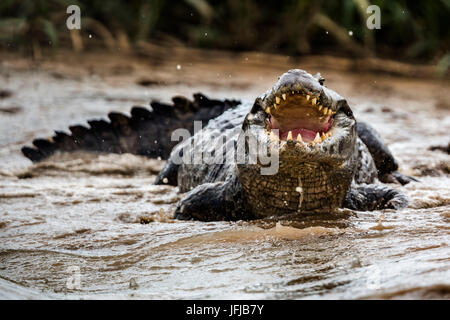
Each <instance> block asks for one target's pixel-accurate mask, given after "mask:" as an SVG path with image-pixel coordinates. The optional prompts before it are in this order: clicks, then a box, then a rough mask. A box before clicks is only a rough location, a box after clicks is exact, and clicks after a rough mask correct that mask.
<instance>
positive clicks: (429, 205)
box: [0, 58, 450, 299]
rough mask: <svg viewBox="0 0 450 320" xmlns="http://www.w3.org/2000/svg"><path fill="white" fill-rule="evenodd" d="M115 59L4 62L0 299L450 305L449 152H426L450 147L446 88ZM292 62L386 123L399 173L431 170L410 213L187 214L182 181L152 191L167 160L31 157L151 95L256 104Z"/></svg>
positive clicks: (366, 116) (422, 175) (414, 191)
mask: <svg viewBox="0 0 450 320" xmlns="http://www.w3.org/2000/svg"><path fill="white" fill-rule="evenodd" d="M100 60H102V59H100ZM104 60H105V61H102V62H95V63H94V62H92V61H90V60H88V61H85V60H77V63H79V65H71V64H70V63H64V61H56V62H55V61H47V62H45V63H43V64H42V65H40V66H39V67H36V66H32V65H30V64H29V62H27V60H24V59H19V58H14V59H12V58H9V59H4V60H2V63H1V68H0V89H3V90H7V91H8V92H9V93H10V94H8V95H6V96H5V97H2V98H1V99H0V297H1V298H19V299H21V298H31V299H46V298H51V299H53V298H56V299H66V298H70V299H79V298H93V299H97V298H118V299H128V298H136V299H172V298H176V299H183V298H194V299H222V298H230V299H302V298H320V299H354V298H419V299H420V298H426V299H427V298H444V299H449V298H450V176H449V172H450V165H449V163H450V156H449V155H448V154H446V153H444V152H441V151H430V150H428V147H430V146H432V145H447V144H448V142H449V140H450V139H449V138H450V136H449V132H450V107H449V104H448V101H450V100H449V98H450V96H449V90H448V89H449V84H448V82H447V81H444V80H424V79H411V78H409V79H407V78H397V77H393V76H386V75H384V76H383V75H374V74H356V73H348V72H340V71H337V70H333V69H329V70H328V69H325V70H323V69H320V68H319V67H317V64H316V65H301V64H296V65H292V64H289V63H287V62H286V64H285V65H280V63H278V64H277V65H276V66H273V67H270V61H268V63H267V64H266V65H265V66H269V67H268V68H263V67H261V66H260V67H255V66H254V65H253V66H250V65H245V63H240V64H235V63H233V62H230V63H228V64H226V63H225V64H223V65H221V66H220V67H218V66H217V65H214V64H212V63H210V64H208V63H207V62H202V63H201V64H200V63H198V64H195V63H194V64H193V63H189V62H184V63H181V62H180V63H179V64H180V66H181V67H180V68H178V67H177V64H174V63H171V62H168V63H166V64H163V65H150V64H147V63H143V62H134V61H132V59H120V58H117V59H116V60H113V62H111V59H109V60H108V59H104ZM99 63H101V64H99ZM318 64H319V63H318ZM292 67H303V68H305V69H306V70H308V71H310V72H317V71H320V72H321V73H322V75H323V76H325V78H327V80H326V83H327V84H328V86H329V87H330V88H333V89H335V90H336V91H337V92H339V93H340V94H341V95H344V96H345V97H347V99H348V101H349V102H350V105H351V106H352V108H353V110H354V112H355V114H356V116H357V118H359V119H362V120H365V121H368V122H370V123H371V124H372V125H373V126H374V127H375V128H377V129H378V130H379V132H380V133H381V135H382V137H383V138H384V139H385V140H386V142H387V143H388V144H389V147H390V148H391V150H392V152H393V153H394V155H395V156H396V157H397V158H398V160H399V163H400V167H401V171H402V172H403V173H405V174H409V175H414V176H415V177H417V178H418V179H420V183H411V184H409V185H406V186H404V187H402V186H397V185H396V186H395V187H396V188H398V189H400V190H402V191H403V192H405V193H406V194H407V195H408V196H409V199H410V204H409V206H408V208H406V209H404V210H399V211H393V210H382V211H373V212H352V211H349V210H340V211H339V212H337V213H333V214H328V215H327V214H325V215H323V216H319V217H314V216H307V217H290V218H289V217H287V218H283V219H281V221H276V220H271V219H268V220H264V221H253V222H243V221H241V222H213V223H203V222H195V221H188V222H186V221H176V220H173V219H172V215H173V210H174V208H175V206H176V202H177V201H178V199H179V198H180V196H181V195H180V194H179V193H178V189H177V188H174V187H168V186H154V185H152V182H153V180H154V179H155V173H156V172H158V170H159V169H160V168H161V167H162V165H163V164H164V163H163V162H162V161H158V160H149V159H145V158H141V157H138V156H134V155H129V154H124V155H89V154H79V155H77V156H67V155H61V156H59V157H55V158H53V159H51V160H49V161H46V162H44V163H41V164H38V165H32V164H31V163H30V162H29V161H28V160H27V159H26V158H24V157H23V156H22V155H21V153H20V148H21V147H22V146H23V145H24V144H30V142H31V141H32V139H33V138H35V137H38V136H39V137H45V136H49V135H51V133H52V129H66V128H67V126H68V125H70V124H75V123H85V122H84V121H85V120H86V119H89V118H99V117H102V116H104V115H105V114H106V113H107V112H108V111H111V110H116V111H122V112H125V113H126V112H128V111H129V110H130V107H131V106H132V105H147V103H148V101H149V100H151V99H159V100H162V101H169V99H170V97H171V96H172V95H176V94H183V95H186V96H190V95H191V94H192V93H194V92H197V91H203V92H204V93H206V94H207V95H210V96H213V97H217V98H245V99H252V98H254V97H255V96H256V95H258V94H260V93H261V92H263V91H265V90H266V89H267V88H268V87H270V85H271V84H272V83H273V82H274V81H276V76H277V75H278V74H280V73H282V72H284V71H286V70H287V69H289V68H292ZM149 77H150V80H151V81H150V80H148V81H147V80H146V81H147V82H144V81H143V80H142V79H148V78H149ZM152 77H154V78H155V79H153V78H152ZM161 79H162V80H161ZM153 80H154V81H153ZM161 81H162V82H165V85H148V86H142V85H139V84H138V82H141V83H150V84H152V83H158V82H161ZM5 92H6V91H5ZM2 110H3V111H2ZM4 110H7V111H4ZM11 110H12V111H11Z"/></svg>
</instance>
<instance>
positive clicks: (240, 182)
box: [22, 69, 415, 221]
mask: <svg viewBox="0 0 450 320" xmlns="http://www.w3.org/2000/svg"><path fill="white" fill-rule="evenodd" d="M324 81H325V80H324V78H322V77H321V76H320V74H317V75H315V76H313V75H311V74H309V73H307V72H306V71H303V70H300V69H293V70H289V71H288V72H286V73H284V74H283V75H282V76H281V77H279V79H278V81H277V83H276V84H275V85H274V86H273V87H272V88H271V89H269V90H268V91H267V92H265V93H264V94H262V95H261V96H259V97H257V98H256V99H255V100H254V101H253V102H241V101H238V100H212V99H209V98H207V97H206V96H204V95H202V94H195V95H194V99H193V100H189V99H186V98H184V97H180V96H177V97H174V98H173V99H172V101H173V103H172V104H163V103H159V102H152V103H151V104H150V105H151V108H149V109H147V108H143V107H133V108H132V110H131V116H126V115H124V114H120V113H115V112H111V113H109V114H108V118H109V121H107V120H92V121H88V124H89V127H86V126H81V125H76V126H71V127H69V130H70V132H71V133H70V134H67V133H64V132H62V131H55V135H54V136H53V137H52V138H51V139H36V140H34V141H33V144H34V147H33V148H30V147H24V148H22V152H23V153H24V155H25V156H27V157H28V158H29V159H31V160H32V161H33V162H38V161H41V160H43V159H45V158H47V157H49V156H51V155H53V154H54V153H57V152H73V151H80V150H83V151H88V152H103V153H111V152H112V153H132V154H137V155H143V156H147V157H151V158H161V159H166V160H167V162H166V165H165V167H164V169H163V170H162V171H161V172H160V173H159V175H158V177H157V178H156V181H155V184H167V185H173V186H178V187H179V190H180V192H182V193H185V194H184V197H183V198H182V200H180V201H179V203H178V204H177V208H176V210H175V218H178V219H198V220H203V221H212V220H250V219H259V218H266V217H275V218H276V217H279V216H283V215H290V214H298V215H302V214H314V213H316V212H324V211H326V212H333V211H334V210H336V209H337V208H349V209H352V210H364V211H365V210H376V209H385V208H391V209H400V208H403V207H405V206H406V205H407V203H408V200H407V197H406V196H405V195H403V194H402V193H401V192H399V191H397V190H395V189H392V188H391V187H389V186H387V185H385V184H383V182H391V183H392V182H394V183H400V184H406V183H408V182H410V181H413V180H415V179H414V178H412V177H408V176H406V175H403V174H401V173H400V172H398V163H397V161H396V160H395V159H394V157H393V156H392V154H391V152H390V151H389V149H388V147H387V146H386V144H385V143H384V142H383V140H382V139H381V137H380V136H379V134H378V133H377V132H376V131H375V130H374V129H373V128H372V127H371V126H370V125H368V124H367V123H364V122H362V121H357V120H356V119H355V117H354V115H353V112H352V110H351V108H350V106H349V105H348V103H347V101H346V99H344V98H343V97H341V96H340V95H339V94H337V93H336V92H334V91H333V90H331V89H329V88H327V87H326V86H325V85H324ZM189 136H190V137H189ZM180 138H183V141H181V142H179V139H180ZM206 155H207V156H206Z"/></svg>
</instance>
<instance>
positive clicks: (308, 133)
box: [280, 129, 316, 141]
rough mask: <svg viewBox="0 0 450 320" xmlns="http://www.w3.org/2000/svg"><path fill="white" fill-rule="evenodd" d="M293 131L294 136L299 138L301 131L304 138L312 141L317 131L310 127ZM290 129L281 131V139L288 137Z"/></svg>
mask: <svg viewBox="0 0 450 320" xmlns="http://www.w3.org/2000/svg"><path fill="white" fill-rule="evenodd" d="M291 132H292V138H293V139H297V136H298V134H299V133H300V134H301V135H302V139H303V140H306V141H312V140H314V138H315V137H316V132H315V131H312V130H308V129H293V130H291ZM288 133H289V131H286V132H283V131H280V135H281V137H280V138H281V139H285V140H286V138H287V135H288Z"/></svg>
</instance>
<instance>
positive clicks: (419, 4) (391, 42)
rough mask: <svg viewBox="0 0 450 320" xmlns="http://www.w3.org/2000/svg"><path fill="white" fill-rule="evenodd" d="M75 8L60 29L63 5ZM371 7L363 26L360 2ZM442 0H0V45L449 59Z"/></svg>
mask: <svg viewBox="0 0 450 320" xmlns="http://www.w3.org/2000/svg"><path fill="white" fill-rule="evenodd" d="M71 4H75V5H78V6H79V7H80V9H81V24H82V25H81V30H72V31H70V32H68V29H67V27H66V19H67V18H68V16H69V14H67V13H66V8H67V7H68V6H69V5H71ZM371 4H375V5H378V6H379V7H380V9H381V29H379V30H369V29H368V28H367V27H366V20H367V18H368V17H369V15H370V14H368V13H367V12H366V8H367V7H368V6H369V5H371ZM449 18H450V0H430V1H406V0H391V1H383V0H374V1H370V2H369V1H368V0H336V1H323V0H322V1H321V0H303V1H298V0H297V1H295V0H291V1H273V0H272V1H256V0H226V1H218V0H183V1H165V0H132V1H118V0H109V1H101V0H93V1H90V0H89V1H88V0H84V1H83V0H80V1H75V0H70V1H66V0H2V1H1V2H0V47H1V48H2V49H3V50H8V51H11V50H12V51H13V50H17V51H20V52H23V53H25V54H29V55H32V56H33V57H34V58H36V59H39V58H40V57H41V56H42V52H43V51H46V50H50V51H51V50H57V49H58V48H71V49H72V50H73V51H76V52H80V51H86V50H93V49H98V48H106V49H107V50H111V51H121V52H124V53H130V52H133V51H134V50H136V48H139V46H140V44H142V43H144V42H147V43H152V44H158V45H164V46H167V45H168V46H188V47H198V48H213V49H225V50H230V51H262V52H269V53H279V54H284V55H290V56H300V55H309V54H327V55H337V56H341V55H345V56H349V55H350V56H356V57H361V56H377V57H382V58H391V59H396V60H402V61H408V62H421V63H431V64H435V65H436V66H437V67H438V68H439V70H440V72H441V73H442V72H444V73H445V72H446V71H447V70H448V66H449V65H450V55H449V53H448V49H449V45H450V37H449V28H448V26H449V24H448V21H449Z"/></svg>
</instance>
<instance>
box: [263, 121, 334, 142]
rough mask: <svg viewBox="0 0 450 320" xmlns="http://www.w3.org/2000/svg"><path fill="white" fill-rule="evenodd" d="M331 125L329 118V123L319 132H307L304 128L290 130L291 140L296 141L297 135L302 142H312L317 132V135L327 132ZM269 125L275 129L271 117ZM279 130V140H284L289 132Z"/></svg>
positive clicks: (275, 126) (275, 125)
mask: <svg viewBox="0 0 450 320" xmlns="http://www.w3.org/2000/svg"><path fill="white" fill-rule="evenodd" d="M331 123H332V120H331V118H329V121H328V123H327V124H326V126H325V127H324V128H322V129H321V130H320V131H314V130H308V129H304V128H297V129H291V130H290V131H291V132H292V138H293V139H297V136H298V134H301V135H302V140H304V141H313V140H314V138H315V137H316V134H317V132H319V133H321V132H327V131H328V129H329V128H330V127H331ZM270 124H271V125H272V129H277V124H276V122H275V121H274V118H273V117H271V118H270ZM279 130H280V139H284V140H286V138H287V135H288V133H289V130H286V131H283V130H281V129H279Z"/></svg>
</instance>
